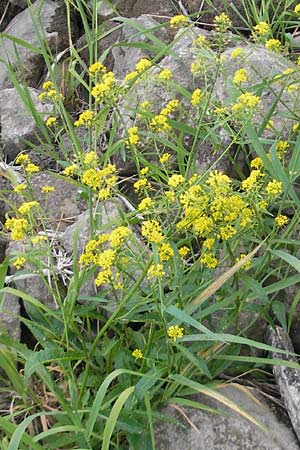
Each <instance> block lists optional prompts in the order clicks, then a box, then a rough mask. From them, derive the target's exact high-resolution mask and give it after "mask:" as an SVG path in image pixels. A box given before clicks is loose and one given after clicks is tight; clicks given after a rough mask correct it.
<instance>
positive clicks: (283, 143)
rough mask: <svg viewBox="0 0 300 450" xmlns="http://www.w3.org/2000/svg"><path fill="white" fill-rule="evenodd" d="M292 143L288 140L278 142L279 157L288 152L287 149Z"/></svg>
mask: <svg viewBox="0 0 300 450" xmlns="http://www.w3.org/2000/svg"><path fill="white" fill-rule="evenodd" d="M289 146H290V144H289V143H288V142H287V141H278V142H277V144H276V150H277V154H278V158H279V159H281V158H283V156H284V155H285V153H286V152H287V149H288V148H289Z"/></svg>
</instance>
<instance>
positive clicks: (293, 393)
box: [267, 326, 300, 441]
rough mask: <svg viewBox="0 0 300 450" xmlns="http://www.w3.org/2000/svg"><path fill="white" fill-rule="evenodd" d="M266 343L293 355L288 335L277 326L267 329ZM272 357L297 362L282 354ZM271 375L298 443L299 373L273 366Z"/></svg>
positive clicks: (299, 422)
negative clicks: (273, 377)
mask: <svg viewBox="0 0 300 450" xmlns="http://www.w3.org/2000/svg"><path fill="white" fill-rule="evenodd" d="M267 343H268V344H270V345H272V346H273V347H276V348H280V349H282V350H285V351H287V352H291V353H294V348H293V345H292V342H291V340H290V338H289V336H288V334H287V333H286V332H285V331H284V329H283V328H281V327H279V326H276V327H275V329H273V328H271V327H269V328H268V336H267ZM272 357H273V358H276V359H281V360H284V361H293V362H297V361H296V358H295V357H293V356H291V355H284V354H282V353H276V352H273V353H272ZM273 373H274V376H275V380H276V383H277V385H278V387H279V391H280V394H281V397H282V399H283V401H284V404H285V407H286V409H287V412H288V414H289V417H290V420H291V423H292V425H293V428H294V430H295V433H296V434H297V436H298V439H299V441H300V409H299V405H300V371H299V370H296V369H292V368H290V367H284V366H273Z"/></svg>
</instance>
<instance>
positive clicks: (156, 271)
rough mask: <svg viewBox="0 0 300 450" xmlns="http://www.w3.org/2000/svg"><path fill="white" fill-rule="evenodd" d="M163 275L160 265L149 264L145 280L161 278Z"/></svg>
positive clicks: (162, 268)
mask: <svg viewBox="0 0 300 450" xmlns="http://www.w3.org/2000/svg"><path fill="white" fill-rule="evenodd" d="M165 274H166V273H165V271H164V266H163V265H162V264H160V263H159V264H151V266H150V267H149V269H148V272H147V278H148V279H150V278H162V277H163V276H164V275H165Z"/></svg>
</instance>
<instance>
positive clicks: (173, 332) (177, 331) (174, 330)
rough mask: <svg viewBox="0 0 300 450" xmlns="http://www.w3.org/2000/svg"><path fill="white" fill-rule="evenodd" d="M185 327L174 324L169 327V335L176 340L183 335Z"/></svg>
mask: <svg viewBox="0 0 300 450" xmlns="http://www.w3.org/2000/svg"><path fill="white" fill-rule="evenodd" d="M183 332H184V328H182V327H179V326H178V325H172V326H170V327H169V328H168V336H169V338H170V339H172V340H173V341H174V342H176V340H177V339H180V338H181V337H182V336H183Z"/></svg>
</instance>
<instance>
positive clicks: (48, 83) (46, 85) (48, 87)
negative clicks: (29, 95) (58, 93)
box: [42, 81, 54, 91]
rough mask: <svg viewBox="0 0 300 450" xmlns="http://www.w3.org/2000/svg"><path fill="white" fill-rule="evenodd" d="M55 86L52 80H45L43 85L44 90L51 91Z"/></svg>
mask: <svg viewBox="0 0 300 450" xmlns="http://www.w3.org/2000/svg"><path fill="white" fill-rule="evenodd" d="M53 88H54V86H53V83H52V81H45V82H44V83H43V85H42V89H43V91H50V90H51V89H53Z"/></svg>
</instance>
